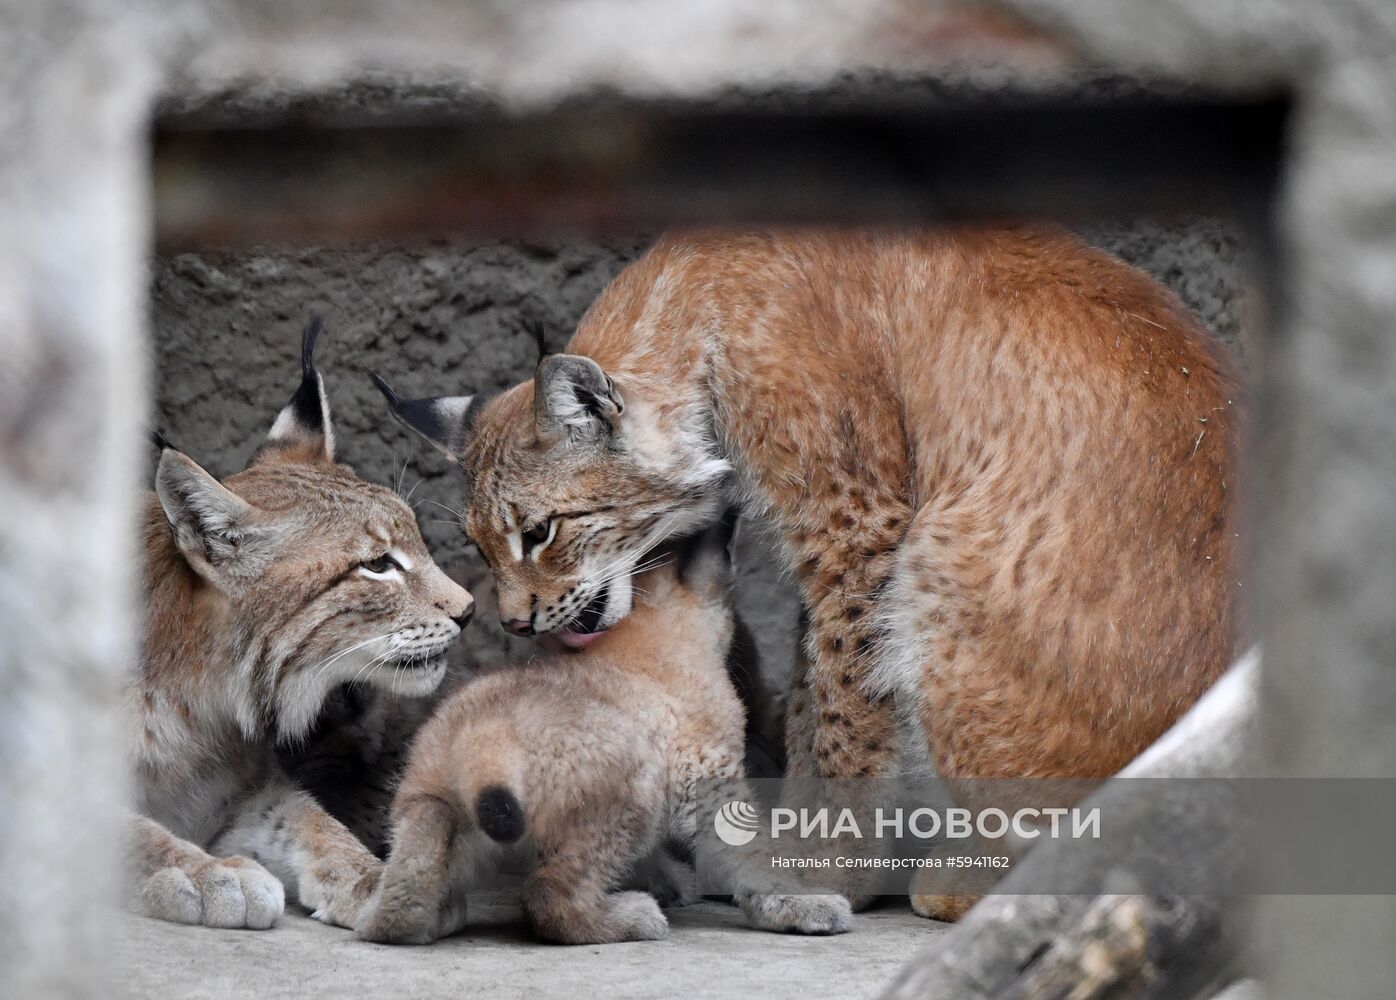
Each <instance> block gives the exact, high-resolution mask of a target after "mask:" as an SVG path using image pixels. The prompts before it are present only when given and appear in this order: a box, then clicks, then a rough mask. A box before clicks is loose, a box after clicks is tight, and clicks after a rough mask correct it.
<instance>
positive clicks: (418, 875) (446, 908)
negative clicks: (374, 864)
mask: <svg viewBox="0 0 1396 1000" xmlns="http://www.w3.org/2000/svg"><path fill="white" fill-rule="evenodd" d="M394 812H395V813H396V815H395V817H394V822H393V845H392V849H391V852H390V853H389V855H388V863H387V866H386V867H385V868H384V870H383V876H382V878H380V879H379V880H378V888H377V890H375V892H374V893H373V896H372V897H371V898H370V899H369V901H368V904H367V905H366V906H365V907H364V909H363V911H362V913H361V914H360V916H359V920H358V922H357V923H355V925H354V934H355V935H356V936H357V937H359V938H360V939H362V940H364V941H375V942H378V943H380V944H430V943H431V942H432V941H435V940H436V939H437V938H439V937H442V936H444V935H446V934H449V933H452V932H454V931H455V930H457V929H459V927H460V925H461V924H462V923H463V922H464V917H465V914H464V909H463V906H464V904H463V902H462V901H460V900H453V898H452V892H451V883H452V870H451V869H452V859H453V857H454V855H455V851H456V846H457V845H456V836H457V820H456V815H455V809H454V808H453V807H452V806H451V805H450V804H448V803H446V802H444V801H442V800H441V799H438V798H433V797H429V796H423V797H421V798H416V799H412V800H410V801H408V802H407V803H405V804H403V805H402V806H399V807H397V808H396V809H395V810H394Z"/></svg>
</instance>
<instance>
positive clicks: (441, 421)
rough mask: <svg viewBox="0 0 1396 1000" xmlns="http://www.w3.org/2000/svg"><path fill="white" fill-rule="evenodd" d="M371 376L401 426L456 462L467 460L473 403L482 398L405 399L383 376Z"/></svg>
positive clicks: (431, 397) (437, 397)
mask: <svg viewBox="0 0 1396 1000" xmlns="http://www.w3.org/2000/svg"><path fill="white" fill-rule="evenodd" d="M370 377H371V378H372V379H373V384H374V385H376V386H377V387H378V391H379V392H381V393H382V394H383V398H384V399H386V400H387V401H388V407H389V409H391V410H392V414H393V416H394V417H395V418H396V419H397V422H398V423H400V424H402V425H403V426H404V427H406V428H407V429H408V430H410V431H412V432H413V433H414V434H417V435H419V436H421V437H422V438H424V439H425V440H426V441H427V442H428V443H429V444H431V445H433V446H434V447H436V448H438V449H440V450H441V451H442V452H444V453H445V454H446V457H447V458H449V459H451V460H452V461H453V462H459V461H461V460H462V459H463V458H464V456H465V447H466V445H467V444H469V443H470V425H471V423H472V422H473V417H474V412H473V409H472V404H473V403H474V402H475V400H477V399H480V398H481V397H480V396H430V397H427V398H426V399H403V398H402V397H401V396H399V395H398V394H397V393H396V392H395V391H394V390H393V387H392V386H390V385H389V384H388V383H387V382H386V381H384V379H383V377H382V376H381V375H378V374H375V373H370Z"/></svg>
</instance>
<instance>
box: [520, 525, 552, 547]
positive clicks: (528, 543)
mask: <svg viewBox="0 0 1396 1000" xmlns="http://www.w3.org/2000/svg"><path fill="white" fill-rule="evenodd" d="M556 534H557V518H555V517H550V518H548V519H547V520H546V521H540V522H538V523H537V524H535V525H534V526H533V527H531V528H529V529H528V530H527V531H522V532H520V533H519V537H520V538H522V539H523V544H524V551H525V552H535V553H536V550H538V549H541V548H542V547H543V546H545V545H547V544H548V543H549V542H551V541H552V540H553V536H554V535H556Z"/></svg>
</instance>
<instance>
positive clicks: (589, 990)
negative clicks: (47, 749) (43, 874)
mask: <svg viewBox="0 0 1396 1000" xmlns="http://www.w3.org/2000/svg"><path fill="white" fill-rule="evenodd" d="M668 912H669V920H670V930H669V937H668V939H667V940H664V941H647V942H637V943H634V944H616V945H605V946H599V947H590V946H580V947H562V946H558V945H548V944H539V943H537V942H535V941H532V940H530V939H529V937H528V935H527V932H526V929H525V928H524V927H523V925H522V924H521V923H520V921H519V916H518V912H517V910H516V909H514V908H513V907H511V906H508V905H507V904H505V903H503V902H501V901H498V900H489V901H484V902H483V905H475V906H473V907H472V910H471V914H472V926H471V927H470V928H468V929H467V930H466V931H465V932H464V933H463V934H461V935H459V936H457V937H453V938H449V939H447V940H444V941H438V942H437V943H436V944H434V945H432V946H431V947H429V948H393V947H388V946H384V945H371V944H365V943H363V942H361V941H357V940H355V939H354V937H353V935H352V934H350V933H349V932H348V931H344V930H340V929H338V928H332V927H326V926H324V925H322V924H319V923H317V922H315V921H313V920H311V919H309V918H308V917H305V916H302V915H300V914H299V913H294V914H287V915H286V916H285V917H283V918H282V919H281V921H280V922H279V923H278V924H277V926H276V927H275V928H274V929H273V930H270V931H221V930H220V931H215V930H208V929H206V928H202V927H184V926H179V925H175V924H167V923H162V922H160V921H156V920H148V919H145V918H141V917H134V916H129V915H126V914H122V915H121V917H120V922H121V923H120V927H121V934H120V940H121V941H122V943H123V950H124V959H125V966H126V968H125V972H124V976H123V985H124V987H125V991H126V993H127V995H128V996H130V997H133V998H134V997H140V998H145V997H150V998H159V1000H166V998H171V1000H173V998H179V1000H202V998H210V1000H212V998H217V1000H229V998H238V997H257V998H259V1000H276V998H280V997H294V998H297V1000H305V998H311V997H335V998H340V1000H343V998H350V997H374V998H379V997H385V998H386V997H390V998H392V1000H426V998H434V997H451V998H461V997H475V996H480V997H490V998H491V1000H494V998H499V1000H504V998H510V997H551V996H557V997H577V998H585V997H592V996H596V997H607V998H608V1000H609V998H625V997H655V996H659V997H680V998H684V1000H689V998H695V997H721V998H723V1000H727V998H733V1000H735V998H743V997H763V998H781V997H824V996H829V997H840V998H844V1000H853V998H859V997H875V996H877V995H878V993H879V992H880V990H881V987H882V986H883V985H884V984H885V983H886V982H887V981H888V980H889V979H890V978H891V976H892V974H893V973H894V972H895V971H896V970H897V969H898V968H899V967H900V966H901V965H902V963H904V962H905V961H906V960H907V959H908V958H909V957H911V955H912V954H913V953H915V952H916V951H917V950H918V949H920V948H923V947H925V946H926V945H928V944H929V943H931V942H933V941H934V940H935V939H936V937H937V935H938V934H939V932H941V931H943V930H944V929H945V928H946V927H947V926H948V925H945V924H938V923H933V922H930V921H926V920H923V919H921V918H920V917H917V916H916V915H915V914H913V913H912V912H911V910H910V909H909V908H907V906H906V904H905V903H904V902H903V901H900V900H897V901H890V900H889V902H888V905H886V906H883V907H881V908H878V909H874V910H871V911H868V912H865V913H862V914H859V915H858V916H857V918H855V923H854V929H853V931H852V932H850V933H848V934H845V935H842V936H840V937H833V938H804V937H794V936H787V935H778V934H766V933H762V932H759V931H754V930H751V929H750V928H748V927H747V926H746V925H745V924H744V922H743V920H742V916H741V914H740V913H739V912H738V911H737V910H735V909H733V908H732V907H729V906H724V905H721V904H718V903H710V902H703V903H698V904H696V905H694V906H689V907H686V908H684V909H681V910H670V911H668Z"/></svg>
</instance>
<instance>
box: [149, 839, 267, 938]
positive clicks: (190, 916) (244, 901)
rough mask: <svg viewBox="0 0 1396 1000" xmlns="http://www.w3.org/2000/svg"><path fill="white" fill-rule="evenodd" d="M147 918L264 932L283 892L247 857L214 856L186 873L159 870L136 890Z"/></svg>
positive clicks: (260, 867)
mask: <svg viewBox="0 0 1396 1000" xmlns="http://www.w3.org/2000/svg"><path fill="white" fill-rule="evenodd" d="M140 900H141V909H142V912H144V913H145V914H146V915H147V916H150V917H155V918H156V919H158V920H169V921H173V922H174V923H180V924H203V925H205V926H207V927H228V928H233V927H246V928H249V929H252V930H264V929H266V928H268V927H270V926H271V925H272V924H274V923H276V918H277V917H279V916H281V911H282V910H284V909H285V908H286V893H285V890H284V889H283V888H282V885H281V882H280V880H279V879H277V878H276V876H274V875H272V873H271V872H269V871H267V870H266V869H265V868H263V867H262V866H261V865H259V864H257V862H255V861H252V860H251V859H249V858H240V857H234V858H214V859H210V860H209V861H208V862H207V863H205V864H203V865H200V866H198V867H196V868H194V869H192V870H191V871H188V872H186V871H184V870H183V869H180V868H173V867H171V868H162V869H160V870H159V871H157V872H155V873H154V874H152V875H151V876H150V877H149V878H147V879H146V880H145V882H144V884H143V885H142V886H141V889H140Z"/></svg>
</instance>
